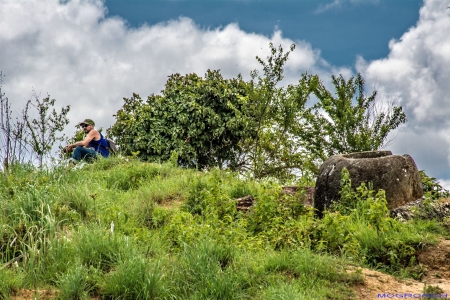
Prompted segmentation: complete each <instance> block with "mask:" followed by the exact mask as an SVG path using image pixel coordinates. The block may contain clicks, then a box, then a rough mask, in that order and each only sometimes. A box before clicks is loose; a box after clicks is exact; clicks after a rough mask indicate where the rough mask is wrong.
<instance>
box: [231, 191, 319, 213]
mask: <svg viewBox="0 0 450 300" xmlns="http://www.w3.org/2000/svg"><path fill="white" fill-rule="evenodd" d="M299 192H301V193H302V197H301V198H302V199H301V201H303V204H304V205H305V206H309V207H311V206H312V202H313V199H314V187H313V186H307V187H298V186H283V187H282V189H281V192H280V194H281V195H289V196H295V195H297V193H299ZM235 201H236V209H237V210H238V211H248V210H251V208H252V207H253V204H254V203H255V198H253V196H252V195H248V196H245V197H241V198H237V199H235Z"/></svg>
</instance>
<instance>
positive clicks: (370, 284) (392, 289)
mask: <svg viewBox="0 0 450 300" xmlns="http://www.w3.org/2000/svg"><path fill="white" fill-rule="evenodd" d="M418 262H419V263H421V264H422V265H423V266H425V268H426V273H425V276H424V277H423V278H422V280H421V281H416V280H412V279H408V280H400V279H396V278H394V277H392V276H390V275H387V274H384V273H381V272H377V271H373V270H368V269H363V270H362V272H363V276H364V284H363V285H359V286H357V287H356V289H355V290H356V294H357V298H356V299H361V300H362V299H401V298H403V299H418V298H421V299H429V298H430V297H427V296H424V295H423V291H424V285H425V284H426V285H427V286H432V287H436V286H437V287H439V288H440V289H441V290H442V291H443V292H442V293H441V294H439V295H440V297H441V298H442V299H447V298H448V299H450V240H441V241H440V242H439V243H438V244H437V245H434V246H430V247H427V248H426V249H425V250H424V251H422V252H421V253H420V254H419V256H418ZM379 294H380V295H382V296H383V294H390V295H386V296H385V297H384V298H382V296H381V297H380V296H379ZM393 295H395V296H393ZM410 295H411V296H410ZM419 295H420V297H419ZM432 295H434V297H435V299H439V297H437V296H438V295H437V294H432ZM388 296H389V297H388ZM391 296H392V297H391Z"/></svg>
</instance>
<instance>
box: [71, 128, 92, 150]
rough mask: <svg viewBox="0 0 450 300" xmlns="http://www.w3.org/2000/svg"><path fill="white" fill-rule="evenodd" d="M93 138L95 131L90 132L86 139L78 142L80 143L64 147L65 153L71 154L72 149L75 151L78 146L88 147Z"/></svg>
mask: <svg viewBox="0 0 450 300" xmlns="http://www.w3.org/2000/svg"><path fill="white" fill-rule="evenodd" d="M94 137H95V131H94V130H91V131H90V132H89V133H88V134H87V135H86V137H85V138H84V140H82V141H80V142H76V143H74V144H70V145H67V146H66V151H67V152H72V150H73V149H75V148H76V147H78V146H81V147H86V146H89V143H90V142H91V141H92V140H93V139H94Z"/></svg>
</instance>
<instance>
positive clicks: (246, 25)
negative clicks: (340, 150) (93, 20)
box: [105, 0, 422, 67]
mask: <svg viewBox="0 0 450 300" xmlns="http://www.w3.org/2000/svg"><path fill="white" fill-rule="evenodd" d="M332 3H333V2H332V1H324V0H306V1H305V0H246V1H244V0H241V1H239V0H181V1H175V0H172V1H170V0H106V2H105V4H106V7H107V8H108V15H109V16H120V17H122V18H124V19H125V20H126V21H127V22H128V24H129V25H130V26H132V27H139V26H141V25H143V24H148V25H151V24H156V23H160V22H165V21H168V20H170V19H177V18H178V17H180V16H184V17H188V18H191V19H192V20H194V22H195V23H196V24H198V25H199V26H201V27H206V28H208V27H209V28H217V27H220V26H226V25H228V24H230V23H237V24H238V25H239V27H240V28H241V29H242V30H243V31H245V32H249V33H250V32H254V33H257V34H263V35H266V36H270V35H272V33H273V32H274V30H275V29H276V28H278V29H279V30H281V31H282V32H283V36H284V37H287V38H291V39H292V40H304V41H307V42H308V43H310V44H311V46H312V47H313V48H317V49H320V51H321V54H322V57H323V58H324V59H325V60H327V61H329V62H331V63H332V64H334V65H338V66H342V65H347V66H350V67H352V66H353V65H354V63H355V60H356V56H357V55H361V56H363V57H364V58H365V59H366V60H373V59H378V58H382V57H385V56H386V55H387V54H388V53H389V48H388V43H389V40H391V39H393V38H394V39H398V38H400V37H401V36H402V34H403V33H404V32H406V31H407V30H408V28H410V27H412V26H414V25H415V24H416V22H417V20H418V17H419V9H420V6H421V5H422V1H421V0H379V1H371V0H365V1H341V2H335V3H336V5H334V6H332V7H329V8H328V9H327V8H326V6H327V5H330V4H332ZM338 3H340V4H338Z"/></svg>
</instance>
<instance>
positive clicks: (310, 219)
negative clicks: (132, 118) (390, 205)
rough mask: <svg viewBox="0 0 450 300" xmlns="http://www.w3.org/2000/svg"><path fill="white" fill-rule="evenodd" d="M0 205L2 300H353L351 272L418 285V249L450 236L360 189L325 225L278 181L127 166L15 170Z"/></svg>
mask: <svg viewBox="0 0 450 300" xmlns="http://www.w3.org/2000/svg"><path fill="white" fill-rule="evenodd" d="M347 187H348V186H347ZM247 195H252V196H253V197H254V198H255V205H254V206H253V208H252V209H251V210H250V211H248V212H241V211H238V210H237V209H236V200H235V199H236V198H239V197H243V196H247ZM0 197H1V198H0V203H1V212H0V228H1V231H0V232H1V235H0V299H10V298H12V297H13V296H14V295H16V294H18V293H20V292H21V291H23V290H24V289H26V290H32V291H37V290H53V291H54V292H52V295H53V296H54V297H57V298H60V299H89V298H101V299H354V294H353V289H352V287H353V286H354V285H356V284H358V283H360V282H361V281H362V276H361V272H358V268H357V267H356V268H355V266H365V267H370V268H373V269H378V270H382V271H385V272H388V273H390V274H394V275H396V276H403V277H413V278H420V276H422V275H423V272H424V270H423V268H422V267H421V265H420V264H417V262H416V255H417V250H419V249H422V248H424V247H426V246H427V245H430V244H433V243H435V242H436V241H437V239H438V238H439V237H441V236H443V235H448V234H449V232H448V229H446V228H445V227H444V226H443V225H442V224H439V223H438V222H437V221H421V220H413V221H409V222H403V223H402V222H399V221H397V220H393V219H391V218H389V214H388V210H387V208H386V201H385V199H384V194H383V193H375V192H373V191H369V190H368V189H367V188H365V187H362V188H360V189H359V190H358V191H350V190H348V189H347V192H346V197H348V198H347V200H348V201H347V202H348V203H350V208H349V207H336V208H335V209H334V210H333V211H330V212H327V213H325V215H324V218H323V219H317V218H314V214H313V211H312V209H311V208H308V207H306V206H304V205H303V200H304V197H305V196H304V195H302V194H301V193H299V194H297V195H295V196H290V195H285V194H282V193H281V186H280V185H278V184H277V183H276V182H271V181H270V180H266V181H259V182H256V181H253V180H246V179H243V178H242V177H240V176H238V175H237V174H233V173H230V172H225V171H219V170H212V171H208V172H199V171H195V170H187V169H181V168H178V167H175V166H173V165H171V164H170V163H164V164H151V163H144V162H140V161H137V160H133V159H125V158H110V159H102V160H99V161H97V162H95V163H94V164H89V165H85V166H84V167H83V168H77V167H75V168H70V169H67V168H66V167H60V168H54V169H52V170H37V169H35V168H33V167H30V166H15V167H14V168H13V169H11V170H10V171H8V172H5V173H2V174H0ZM344 200H345V199H344ZM350 200H351V201H350ZM349 269H352V270H353V271H352V272H347V270H349Z"/></svg>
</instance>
